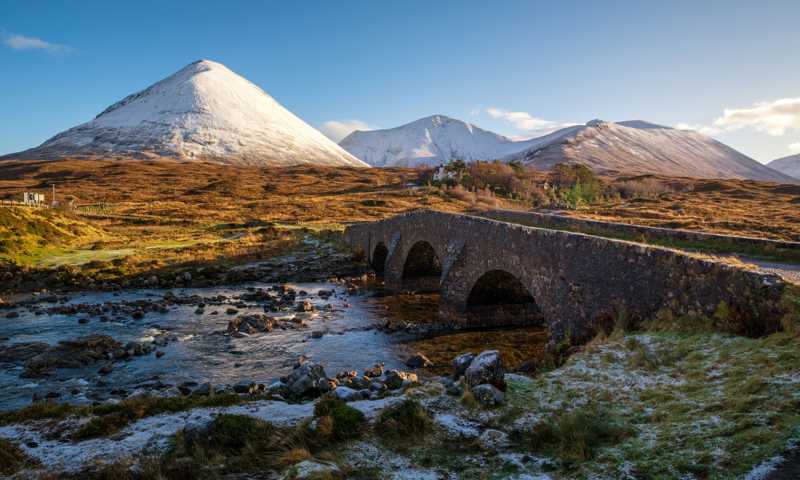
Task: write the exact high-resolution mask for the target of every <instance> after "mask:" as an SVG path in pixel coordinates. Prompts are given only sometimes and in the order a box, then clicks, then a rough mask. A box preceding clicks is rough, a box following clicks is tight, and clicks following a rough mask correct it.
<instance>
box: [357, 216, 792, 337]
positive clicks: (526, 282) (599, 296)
mask: <svg viewBox="0 0 800 480" xmlns="http://www.w3.org/2000/svg"><path fill="white" fill-rule="evenodd" d="M344 237H345V240H346V241H347V242H348V243H349V244H350V245H351V246H352V247H353V248H354V249H356V250H361V251H363V252H364V253H365V254H366V256H367V258H368V259H369V260H370V261H371V262H372V261H373V260H374V257H375V251H376V248H378V247H379V246H380V247H381V248H386V250H388V253H387V254H386V255H385V269H384V272H385V282H386V286H387V288H389V289H390V290H400V289H402V288H403V285H404V268H405V267H406V266H407V262H408V261H409V254H410V253H411V252H412V249H414V247H415V245H420V244H426V245H428V246H429V247H430V249H429V250H428V252H429V255H430V250H432V251H433V253H435V257H436V259H437V261H438V262H439V264H440V270H436V272H437V273H438V275H439V276H438V278H439V280H438V283H439V287H440V291H441V307H440V310H441V312H442V313H443V319H445V320H446V321H448V322H451V323H452V324H454V325H455V326H477V325H476V323H477V324H478V325H497V324H500V323H503V324H519V323H524V321H525V319H530V321H531V322H532V321H537V320H536V319H538V321H542V322H543V323H544V324H545V325H546V326H547V327H548V329H549V330H550V333H551V335H552V336H553V338H556V339H557V338H561V337H565V336H567V337H571V338H573V339H574V340H576V341H581V340H585V339H586V338H588V337H590V336H592V335H593V334H594V333H595V332H596V331H597V330H598V328H601V327H602V328H607V327H608V325H609V324H613V323H614V322H615V321H616V320H617V319H619V318H620V317H621V316H627V317H630V318H634V319H651V318H662V319H665V321H666V319H669V318H675V317H687V318H696V319H698V320H697V321H700V319H702V318H705V319H714V322H715V323H716V324H717V325H718V326H719V327H720V328H722V329H725V330H728V331H733V332H736V333H742V334H748V335H760V334H763V333H767V332H770V331H774V330H776V329H778V328H779V323H780V319H781V317H782V316H783V315H784V313H785V310H784V309H785V307H783V306H782V303H781V297H782V295H783V292H784V289H785V288H786V284H785V283H784V282H783V281H782V280H781V279H780V277H778V276H775V275H768V274H763V273H759V272H754V271H750V270H747V269H745V268H741V267H737V266H734V265H728V264H725V263H721V262H716V261H711V260H707V259H703V258H698V257H694V256H689V255H687V254H684V253H681V252H677V251H674V250H670V249H666V248H661V247H655V246H647V245H643V244H638V243H632V242H627V241H622V240H613V239H608V238H601V237H596V236H591V235H586V234H581V233H572V232H567V231H557V230H549V229H544V228H537V227H529V226H522V225H516V224H510V223H505V222H501V221H497V220H491V219H486V218H479V217H472V216H468V215H460V214H451V213H444V212H436V211H431V210H417V211H412V212H408V213H405V214H402V215H398V216H396V217H392V218H389V219H386V220H382V221H378V222H371V223H362V224H355V225H352V226H349V227H348V228H347V229H346V231H345V234H344ZM426 248H427V247H426ZM417 251H420V248H419V247H417V248H416V249H414V252H417ZM432 271H433V270H432ZM498 275H499V276H498ZM498 278H504V279H507V280H508V279H512V280H514V279H515V280H516V281H518V282H517V284H520V285H522V286H523V287H524V290H525V293H524V294H523V296H524V295H527V294H529V296H527V297H526V300H525V302H527V304H526V306H525V307H524V308H521V309H520V308H502V309H499V310H498V311H504V312H510V315H505V316H503V315H500V316H498V317H496V318H492V317H491V316H489V317H487V316H485V315H483V316H481V315H476V312H482V311H484V310H485V305H484V304H483V303H481V302H483V301H485V300H486V299H487V298H488V299H489V300H492V299H493V298H495V299H499V298H502V297H504V294H503V289H514V288H516V287H514V282H513V281H508V282H506V284H504V286H503V287H502V288H500V289H497V288H495V290H493V291H489V292H488V293H487V292H486V291H484V292H482V293H481V292H478V291H477V290H479V289H480V288H482V286H484V287H485V286H486V284H487V282H488V281H489V280H491V281H493V282H494V283H498V282H499V281H497V280H496V279H498ZM487 279H489V280H487ZM500 283H502V282H500ZM505 285H508V286H507V287H506V286H505ZM489 287H492V285H489ZM498 301H500V300H498ZM490 303H491V301H490ZM515 303H521V302H515ZM534 310H535V311H536V312H537V315H531V314H528V315H526V316H524V317H515V315H521V314H520V313H519V312H521V311H524V312H529V313H530V312H532V311H534ZM480 318H483V320H480Z"/></svg>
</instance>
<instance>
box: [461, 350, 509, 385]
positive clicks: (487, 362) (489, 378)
mask: <svg viewBox="0 0 800 480" xmlns="http://www.w3.org/2000/svg"><path fill="white" fill-rule="evenodd" d="M504 376H505V370H504V369H503V364H502V362H501V361H500V352H498V351H497V350H486V351H483V352H481V353H480V354H479V355H478V356H477V357H475V359H473V360H472V362H471V363H470V365H469V367H467V370H466V371H465V372H464V382H465V383H466V384H467V386H469V387H474V386H476V385H483V384H491V385H494V386H495V387H497V388H499V389H500V390H505V389H506V382H505V380H504V378H503V377H504Z"/></svg>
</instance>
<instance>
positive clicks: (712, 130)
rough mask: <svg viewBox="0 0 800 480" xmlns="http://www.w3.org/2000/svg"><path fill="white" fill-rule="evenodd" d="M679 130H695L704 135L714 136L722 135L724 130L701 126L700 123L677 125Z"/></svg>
mask: <svg viewBox="0 0 800 480" xmlns="http://www.w3.org/2000/svg"><path fill="white" fill-rule="evenodd" d="M675 128H677V129H678V130H694V131H695V132H700V133H702V134H703V135H708V136H713V135H717V134H720V133H722V129H720V128H716V127H709V126H708V125H700V124H699V123H679V124H677V125H675Z"/></svg>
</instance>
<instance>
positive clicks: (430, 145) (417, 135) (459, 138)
mask: <svg viewBox="0 0 800 480" xmlns="http://www.w3.org/2000/svg"><path fill="white" fill-rule="evenodd" d="M339 145H340V146H341V147H342V148H344V149H345V150H347V151H348V152H350V153H351V154H353V155H354V156H356V157H358V158H360V159H361V160H363V161H365V162H366V163H368V164H370V165H372V166H374V167H393V166H414V165H439V164H441V163H447V162H448V161H450V160H453V159H456V158H460V159H462V160H465V161H472V160H490V159H495V158H500V157H505V156H506V155H510V154H512V153H515V152H519V151H521V150H524V149H526V148H529V147H530V146H532V145H533V143H531V142H527V141H526V142H515V141H513V140H511V139H509V138H506V137H504V136H502V135H498V134H496V133H493V132H489V131H487V130H483V129H481V128H478V127H476V126H475V125H472V124H469V123H467V122H464V121H461V120H457V119H454V118H450V117H446V116H444V115H432V116H430V117H425V118H421V119H419V120H416V121H414V122H411V123H408V124H406V125H402V126H399V127H396V128H390V129H385V130H370V131H355V132H353V133H351V134H350V135H348V136H347V137H345V138H344V139H342V141H341V142H339Z"/></svg>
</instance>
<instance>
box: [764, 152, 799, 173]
mask: <svg viewBox="0 0 800 480" xmlns="http://www.w3.org/2000/svg"><path fill="white" fill-rule="evenodd" d="M767 166H769V167H770V168H773V169H775V170H777V171H779V172H781V173H783V174H786V175H789V176H790V177H794V178H797V179H800V153H798V154H797V155H790V156H788V157H783V158H779V159H777V160H773V161H771V162H769V163H768V164H767Z"/></svg>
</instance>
